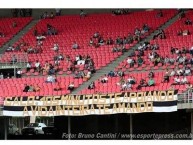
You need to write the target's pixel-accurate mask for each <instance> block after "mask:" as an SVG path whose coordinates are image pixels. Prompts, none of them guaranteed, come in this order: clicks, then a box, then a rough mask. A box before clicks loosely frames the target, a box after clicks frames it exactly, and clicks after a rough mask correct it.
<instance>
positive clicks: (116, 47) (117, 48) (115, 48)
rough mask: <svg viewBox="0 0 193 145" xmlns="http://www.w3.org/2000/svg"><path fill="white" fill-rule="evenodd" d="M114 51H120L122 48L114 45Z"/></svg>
mask: <svg viewBox="0 0 193 145" xmlns="http://www.w3.org/2000/svg"><path fill="white" fill-rule="evenodd" d="M112 52H120V49H119V47H118V46H117V45H114V47H113V48H112Z"/></svg>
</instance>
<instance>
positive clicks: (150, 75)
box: [148, 70, 154, 78]
mask: <svg viewBox="0 0 193 145" xmlns="http://www.w3.org/2000/svg"><path fill="white" fill-rule="evenodd" d="M148 77H149V78H154V72H153V71H152V70H151V71H150V72H149V74H148Z"/></svg>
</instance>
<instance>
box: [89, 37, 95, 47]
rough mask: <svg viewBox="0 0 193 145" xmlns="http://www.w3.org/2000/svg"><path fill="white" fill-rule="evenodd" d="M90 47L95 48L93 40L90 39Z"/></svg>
mask: <svg viewBox="0 0 193 145" xmlns="http://www.w3.org/2000/svg"><path fill="white" fill-rule="evenodd" d="M89 45H90V46H94V41H93V38H90V40H89Z"/></svg>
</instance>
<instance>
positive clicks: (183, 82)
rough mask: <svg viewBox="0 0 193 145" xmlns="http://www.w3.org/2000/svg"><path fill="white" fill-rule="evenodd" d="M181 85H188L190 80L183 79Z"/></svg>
mask: <svg viewBox="0 0 193 145" xmlns="http://www.w3.org/2000/svg"><path fill="white" fill-rule="evenodd" d="M181 84H188V80H187V78H186V77H185V76H184V77H183V78H182V79H181Z"/></svg>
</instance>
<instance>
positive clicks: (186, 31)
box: [182, 30, 190, 36]
mask: <svg viewBox="0 0 193 145" xmlns="http://www.w3.org/2000/svg"><path fill="white" fill-rule="evenodd" d="M182 35H183V36H185V35H190V31H189V30H184V31H183V33H182Z"/></svg>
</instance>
